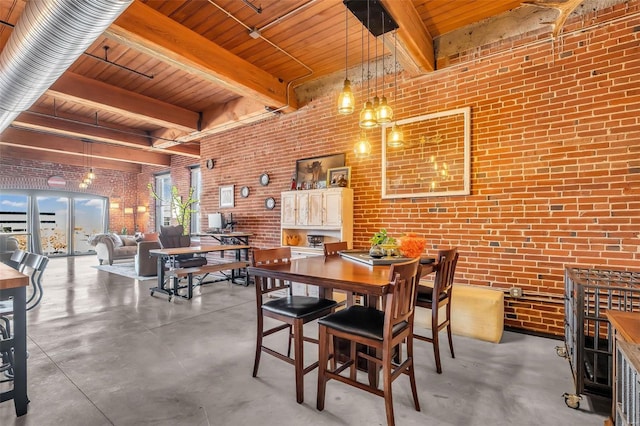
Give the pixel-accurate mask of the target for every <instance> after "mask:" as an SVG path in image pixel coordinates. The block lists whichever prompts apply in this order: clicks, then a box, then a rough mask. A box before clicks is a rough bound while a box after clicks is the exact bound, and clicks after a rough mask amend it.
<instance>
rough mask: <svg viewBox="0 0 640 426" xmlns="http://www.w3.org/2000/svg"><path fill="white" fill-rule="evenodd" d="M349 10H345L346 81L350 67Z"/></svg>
mask: <svg viewBox="0 0 640 426" xmlns="http://www.w3.org/2000/svg"><path fill="white" fill-rule="evenodd" d="M348 20H349V9H347V8H346V7H345V8H344V34H345V45H346V46H345V49H344V79H345V80H346V79H347V78H348V73H347V67H348V66H349V22H348Z"/></svg>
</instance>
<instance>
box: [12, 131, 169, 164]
mask: <svg viewBox="0 0 640 426" xmlns="http://www.w3.org/2000/svg"><path fill="white" fill-rule="evenodd" d="M0 145H8V146H16V147H21V148H29V149H33V150H40V151H48V152H58V153H64V154H67V155H76V156H86V155H87V153H86V151H87V143H86V142H83V141H80V140H77V139H69V138H65V137H61V136H56V135H51V134H47V136H46V138H44V137H42V133H39V132H31V131H28V130H21V129H14V128H9V129H7V130H5V131H4V132H2V134H1V135H0ZM90 146H91V148H90V151H91V157H92V158H101V159H105V160H117V161H126V162H130V163H139V164H147V165H151V166H170V165H171V156H170V155H166V154H160V153H157V152H148V151H141V150H140V149H135V148H129V147H124V146H115V145H110V144H103V143H92V144H91V145H90Z"/></svg>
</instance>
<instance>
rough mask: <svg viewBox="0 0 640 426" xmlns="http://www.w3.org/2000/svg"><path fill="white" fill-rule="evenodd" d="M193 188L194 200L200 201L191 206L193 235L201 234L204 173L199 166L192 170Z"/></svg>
mask: <svg viewBox="0 0 640 426" xmlns="http://www.w3.org/2000/svg"><path fill="white" fill-rule="evenodd" d="M191 186H192V187H193V198H194V199H195V200H198V201H197V202H195V203H193V204H191V210H193V213H191V224H190V226H191V233H192V234H199V233H200V232H201V217H200V195H201V194H202V173H201V170H200V167H199V166H196V167H192V168H191Z"/></svg>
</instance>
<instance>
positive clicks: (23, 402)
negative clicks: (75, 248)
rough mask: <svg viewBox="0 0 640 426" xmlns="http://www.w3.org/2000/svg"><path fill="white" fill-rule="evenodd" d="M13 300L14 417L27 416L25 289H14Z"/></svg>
mask: <svg viewBox="0 0 640 426" xmlns="http://www.w3.org/2000/svg"><path fill="white" fill-rule="evenodd" d="M16 290H17V291H16V292H15V294H14V298H13V308H14V309H13V311H14V314H13V321H14V326H13V327H14V329H13V330H14V331H13V338H14V342H15V349H14V351H15V352H14V364H15V368H14V381H13V403H14V405H15V409H16V415H17V416H22V415H24V414H27V404H29V398H28V397H27V302H26V300H27V288H26V287H21V288H19V289H16Z"/></svg>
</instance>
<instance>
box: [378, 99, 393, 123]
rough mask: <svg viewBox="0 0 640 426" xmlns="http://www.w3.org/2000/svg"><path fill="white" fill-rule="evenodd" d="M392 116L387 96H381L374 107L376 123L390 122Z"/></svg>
mask: <svg viewBox="0 0 640 426" xmlns="http://www.w3.org/2000/svg"><path fill="white" fill-rule="evenodd" d="M392 118H393V109H391V107H390V106H389V104H387V98H385V97H384V96H383V97H382V99H380V104H378V107H377V108H376V121H377V122H378V124H384V123H388V122H390V121H391V119H392Z"/></svg>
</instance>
